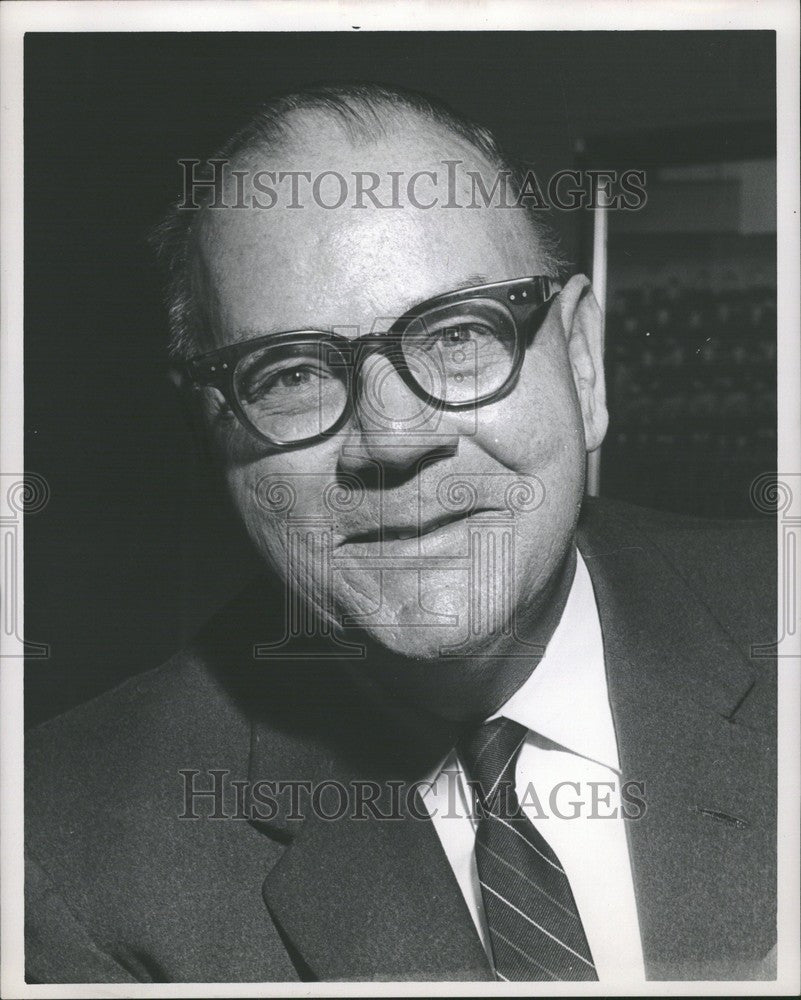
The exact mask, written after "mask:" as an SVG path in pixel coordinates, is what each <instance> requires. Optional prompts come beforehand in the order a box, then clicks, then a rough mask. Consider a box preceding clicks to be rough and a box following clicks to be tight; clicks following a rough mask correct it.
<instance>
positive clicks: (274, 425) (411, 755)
mask: <svg viewBox="0 0 801 1000" xmlns="http://www.w3.org/2000/svg"><path fill="white" fill-rule="evenodd" d="M210 164H211V167H212V168H213V169H212V172H211V173H210V174H208V175H203V174H201V173H200V172H196V170H195V167H196V164H194V163H186V164H184V166H185V169H186V173H187V179H188V187H187V190H186V191H185V192H184V198H183V200H182V202H181V205H180V206H179V207H178V208H177V209H176V210H175V211H173V212H172V213H171V215H170V217H169V219H168V220H167V222H166V223H165V224H164V226H162V227H161V229H160V230H159V233H158V235H157V242H158V246H159V251H160V254H161V256H162V258H163V259H164V260H165V262H166V264H167V266H168V271H169V280H170V286H169V288H170V315H171V322H172V341H171V352H172V357H173V360H174V368H175V377H176V381H177V382H178V383H179V385H180V386H181V388H182V390H183V391H185V392H186V393H187V395H188V397H190V398H191V399H192V400H193V401H194V404H195V406H194V410H195V413H196V415H197V418H198V420H199V421H200V423H201V426H202V431H203V434H204V435H205V436H206V437H207V440H208V442H209V444H210V447H211V450H212V451H213V453H214V455H215V456H216V457H217V460H218V461H219V465H220V468H221V471H222V474H223V476H224V478H225V481H226V484H227V487H228V490H229V492H230V496H231V498H232V501H233V505H234V508H235V510H236V512H237V514H238V516H239V517H240V518H241V519H242V522H243V523H244V525H245V527H246V529H247V531H248V533H249V535H250V537H251V539H252V541H253V544H254V545H255V547H256V549H257V550H258V551H259V553H260V554H261V555H262V556H263V558H264V562H265V565H266V567H267V568H268V572H267V573H266V574H265V579H264V580H262V581H257V582H256V583H254V584H253V585H250V586H248V588H247V589H246V590H245V591H244V593H243V594H242V596H241V597H240V598H239V599H237V600H236V601H235V602H234V603H233V604H232V605H231V606H230V607H228V608H226V609H225V610H224V611H223V612H222V613H221V614H220V615H218V616H217V618H215V619H214V620H213V621H212V622H211V623H210V624H209V626H208V627H207V628H206V629H205V630H204V631H203V633H202V634H201V635H200V636H199V637H198V638H197V640H196V641H195V642H194V643H193V644H192V646H191V647H190V648H189V649H187V650H185V651H183V652H182V653H179V654H178V655H177V656H176V657H174V658H173V659H172V660H171V661H170V662H169V663H168V664H166V665H165V666H164V667H162V668H160V669H158V670H155V671H152V672H150V673H147V674H143V675H141V676H138V677H135V678H133V679H132V680H130V681H129V682H127V683H126V684H124V685H123V686H122V687H120V688H118V689H117V690H115V691H112V692H110V693H109V694H106V695H104V696H103V697H101V698H100V699H98V700H96V701H95V702H92V703H90V704H89V705H86V706H83V707H81V708H79V709H77V710H75V711H73V712H71V713H69V714H68V715H66V716H64V717H62V718H60V719H57V720H55V721H54V722H52V723H49V724H47V725H45V726H44V727H41V728H40V729H39V730H37V731H36V732H35V733H34V735H33V736H32V738H31V742H30V746H29V749H28V758H27V762H28V769H29V784H28V793H27V799H26V817H27V824H28V834H27V838H28V847H29V856H28V862H27V871H26V875H27V885H28V906H27V918H28V937H27V954H26V958H27V968H28V975H29V979H30V980H31V981H37V982H151V981H156V982H163V981H174V982H182V981H195V982H204V981H206V982H208V981H215V982H221V981H287V980H298V979H300V980H378V979H383V980H470V979H476V980H488V979H498V980H547V981H559V980H588V981H592V980H598V979H599V980H600V981H601V982H605V983H611V984H621V983H623V982H633V983H636V982H638V981H642V980H643V979H644V978H652V979H710V978H711V979H722V978H729V979H738V978H751V979H753V978H769V977H770V976H771V975H773V974H774V973H773V972H772V971H771V970H772V967H771V950H772V948H773V945H774V940H775V834H774V832H773V831H774V823H775V804H774V800H773V791H772V790H773V788H774V786H775V761H774V757H773V747H774V744H775V733H774V728H773V727H774V721H773V714H772V709H773V707H774V700H775V699H774V693H773V690H772V687H771V680H770V675H769V673H768V671H767V669H766V667H765V663H766V661H765V660H764V659H762V658H755V657H754V656H752V652H751V651H752V649H753V647H754V644H757V643H760V642H761V643H768V642H769V641H770V639H771V637H772V636H774V631H773V622H774V618H775V614H774V608H775V600H774V597H773V591H772V583H773V579H774V576H775V574H774V573H773V570H772V564H773V537H772V532H771V531H770V530H768V531H767V532H766V533H765V534H763V533H762V532H761V530H760V529H758V528H755V527H754V526H752V525H747V524H741V523H735V524H730V525H715V524H708V523H705V522H700V521H696V520H692V519H684V518H678V517H673V516H669V515H661V514H660V515H657V514H653V513H649V512H646V511H642V510H639V509H636V508H632V507H625V506H620V505H612V504H608V503H604V502H601V501H596V500H584V498H583V494H584V470H585V460H586V455H587V453H588V452H591V451H593V450H595V449H597V448H598V447H599V446H600V445H601V442H602V441H603V437H604V433H605V430H606V423H607V414H606V408H605V397H604V377H603V365H602V318H601V315H600V312H599V309H598V306H597V304H596V302H595V299H594V297H593V294H592V290H591V288H590V285H589V282H588V281H587V279H586V278H584V277H582V276H580V275H576V276H573V277H571V278H570V279H569V280H567V281H564V282H562V281H560V277H561V276H562V271H563V266H562V263H561V261H560V260H559V258H558V256H557V255H556V252H555V249H554V242H553V240H551V239H550V238H549V237H548V234H547V231H546V230H545V229H544V227H543V226H542V224H541V223H540V222H539V220H538V218H537V216H536V212H532V211H530V210H529V209H530V207H531V206H530V200H529V199H527V198H526V197H525V191H526V182H525V180H524V175H523V173H522V171H521V170H520V169H518V168H516V167H515V166H514V165H513V164H512V163H511V162H510V161H509V160H508V159H506V158H505V157H504V155H503V154H502V153H501V152H500V150H499V148H498V146H497V145H496V143H495V141H494V139H493V138H492V136H491V135H490V134H489V133H487V132H486V131H484V130H483V129H480V128H479V127H477V126H474V125H472V124H471V123H469V122H466V121H464V120H462V119H461V118H459V117H457V116H456V115H454V114H453V113H452V112H450V111H449V110H447V109H445V108H444V107H441V106H440V105H438V104H436V102H433V101H431V100H429V99H428V98H425V97H422V96H420V95H415V94H411V93H405V92H399V91H394V90H389V89H386V88H382V87H377V86H372V85H370V86H368V85H365V86H348V87H327V88H318V89H313V90H308V91H304V92H300V93H297V94H293V95H290V96H285V97H282V98H279V99H276V100H274V101H271V102H270V103H268V104H267V105H265V107H264V108H263V109H262V110H261V112H260V113H259V114H258V115H257V116H256V117H255V118H254V119H253V120H252V121H251V122H250V123H249V124H248V125H247V126H246V127H245V128H244V129H243V130H241V131H240V132H238V133H237V134H236V135H235V137H234V138H233V139H232V140H231V141H230V142H229V143H228V144H227V145H226V146H225V147H224V148H223V149H222V150H221V151H220V152H219V154H218V155H217V156H216V157H215V158H213V159H212V160H211V161H210Z"/></svg>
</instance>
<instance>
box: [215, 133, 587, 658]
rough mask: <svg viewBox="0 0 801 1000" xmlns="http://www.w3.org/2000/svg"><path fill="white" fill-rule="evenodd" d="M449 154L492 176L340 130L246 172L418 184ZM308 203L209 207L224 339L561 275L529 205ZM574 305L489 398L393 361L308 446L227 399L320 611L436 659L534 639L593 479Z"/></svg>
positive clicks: (376, 314)
mask: <svg viewBox="0 0 801 1000" xmlns="http://www.w3.org/2000/svg"><path fill="white" fill-rule="evenodd" d="M266 159H267V157H263V158H262V161H263V160H266ZM443 159H460V160H462V161H464V170H467V169H471V168H474V169H479V170H481V172H482V174H483V176H484V178H485V180H486V181H489V182H490V184H491V180H492V178H491V170H490V168H489V167H488V166H487V165H486V164H484V163H482V162H480V161H477V159H476V154H475V153H474V152H473V151H472V150H471V149H470V147H469V146H467V145H466V144H464V143H462V142H461V141H460V140H458V139H456V138H453V137H442V136H436V135H435V134H434V133H433V132H429V133H428V134H426V135H422V136H421V135H420V134H419V132H418V134H417V135H415V134H414V133H412V132H409V131H407V132H404V133H403V134H402V135H400V136H398V137H397V138H393V137H392V136H389V137H388V138H386V139H384V140H382V141H380V142H376V143H375V144H371V145H362V146H360V147H359V148H354V147H353V146H352V145H351V143H350V142H349V141H348V139H347V138H345V137H344V135H343V134H342V132H341V131H340V130H339V128H337V127H336V126H333V125H331V124H328V123H325V122H323V123H321V124H319V126H318V127H316V128H315V129H314V131H311V130H309V132H308V133H304V134H302V135H301V136H300V137H299V139H298V141H296V142H295V143H293V144H292V145H289V146H288V147H286V148H285V149H284V150H283V151H282V152H279V153H277V154H275V155H273V156H271V157H269V163H265V162H260V163H258V162H257V160H256V159H254V160H253V161H252V162H251V163H246V164H245V167H244V168H245V169H248V168H252V169H253V170H256V169H259V168H264V167H265V166H266V167H267V168H268V169H274V170H307V171H311V173H312V176H314V175H315V174H317V173H321V172H322V171H326V170H331V171H338V172H339V173H340V174H342V175H343V176H344V177H345V178H352V172H353V171H357V170H365V171H366V170H371V171H374V172H376V173H378V174H379V175H380V176H381V177H386V176H387V175H388V172H389V171H404V176H406V177H408V176H409V175H411V174H412V173H414V172H415V171H418V170H426V169H429V170H435V171H437V172H438V173H440V174H442V173H443V171H444V170H445V168H444V167H443V165H442V160H443ZM239 166H241V165H239ZM460 177H461V180H460V191H459V198H458V200H459V201H460V202H461V203H462V204H466V203H468V202H469V201H470V191H469V183H468V182H467V180H466V177H465V175H464V174H462V175H460ZM442 183H443V182H442V181H441V182H440V184H442ZM490 184H488V186H490ZM306 190H307V191H308V185H307V186H306ZM427 193H428V192H426V194H427ZM324 197H325V195H324ZM421 200H425V199H423V198H422V197H421ZM300 202H301V204H302V205H303V207H302V208H299V209H288V208H286V207H285V203H286V202H285V201H284V202H283V203H282V202H279V204H278V205H276V206H275V207H274V208H272V209H270V210H262V211H260V210H258V209H249V210H235V209H230V210H222V211H214V212H207V213H206V218H205V220H204V226H203V228H202V235H201V240H200V242H201V265H200V266H201V268H202V280H203V287H204V288H205V290H206V296H207V299H206V302H207V308H208V310H209V312H210V313H211V316H212V331H213V344H210V345H208V346H223V345H226V344H231V343H236V342H239V341H242V340H246V339H250V338H254V337H257V336H261V335H263V334H270V333H278V332H284V331H291V330H320V331H335V332H338V333H340V334H344V335H345V336H347V337H349V338H352V337H356V336H362V335H365V334H368V333H371V332H376V331H383V330H386V329H388V327H389V326H390V325H391V322H392V320H393V319H395V318H397V317H398V316H400V315H401V314H403V313H404V312H405V311H406V310H407V309H409V308H410V307H412V306H413V305H415V304H416V303H419V302H420V301H422V300H424V299H427V298H429V297H432V296H435V295H439V294H443V293H446V292H450V291H452V290H454V289H457V288H460V287H467V286H471V285H476V284H482V283H489V282H496V281H504V280H507V279H511V278H519V277H525V276H530V275H535V274H542V273H545V270H546V269H545V267H544V261H543V260H542V258H541V257H540V255H539V251H538V248H537V245H536V241H535V239H534V237H533V236H532V233H531V231H530V228H529V225H528V224H527V222H526V220H525V218H524V212H523V211H522V210H520V209H503V208H498V207H487V208H484V207H482V208H473V209H467V208H463V209H445V208H441V207H435V208H432V209H429V210H422V209H419V208H415V207H412V206H410V205H408V204H405V206H404V207H403V208H387V209H380V208H376V207H366V208H353V207H350V206H351V205H352V203H353V198H352V197H350V198H349V199H348V201H347V202H346V203H345V205H343V206H342V207H341V208H337V209H325V208H322V207H320V206H319V205H318V204H316V203H315V201H314V199H313V198H312V197H311V196H310V195H308V196H307V197H306V198H305V200H304V196H303V193H302V191H301V195H300ZM563 295H564V293H563ZM564 309H565V306H564V304H563V300H562V297H560V298H559V299H556V300H555V301H554V302H552V303H551V305H550V306H549V308H548V311H547V315H546V318H545V320H544V322H543V324H542V326H541V328H540V330H539V332H538V334H537V336H536V338H535V340H534V342H533V344H532V346H531V347H530V348H529V349H528V351H527V354H526V356H525V359H524V362H523V365H522V369H521V372H520V377H519V380H518V382H517V385H516V387H515V388H514V390H513V391H512V392H511V393H510V394H509V395H507V396H506V397H505V398H502V399H500V400H498V401H496V402H492V403H489V404H487V405H484V406H480V407H478V408H477V409H473V410H470V409H468V410H465V411H457V412H453V411H436V410H434V409H431V408H428V409H426V407H425V406H424V405H423V404H421V401H420V399H419V398H417V397H416V396H415V395H414V394H413V393H412V392H411V391H410V390H409V388H408V387H407V386H406V385H405V384H404V382H403V381H402V380H401V378H400V377H399V375H398V374H397V372H396V371H395V370H394V369H393V368H392V366H391V364H390V362H389V360H387V359H386V358H382V357H373V358H371V359H370V360H369V361H368V362H367V363H366V365H365V367H364V370H363V372H362V384H361V390H362V401H361V403H360V404H359V405H358V406H357V408H356V411H355V412H354V414H353V416H352V418H351V419H350V421H349V422H348V423H347V424H346V425H345V426H344V427H342V429H341V430H340V431H339V432H338V433H336V434H335V435H334V436H332V437H330V438H328V439H325V440H322V441H319V442H317V443H314V444H311V445H308V446H305V447H298V448H294V449H291V450H286V451H276V450H273V449H271V448H270V446H269V445H267V444H263V443H260V442H259V441H258V440H257V439H256V438H254V437H252V436H250V435H249V434H248V432H247V431H246V430H245V429H244V428H243V427H242V426H241V425H240V424H239V423H238V421H237V420H236V418H235V417H233V416H232V415H230V414H226V413H225V412H222V413H220V412H218V411H217V409H216V408H215V407H214V406H209V407H208V415H209V422H210V425H211V431H212V434H213V436H214V438H215V440H216V442H217V445H218V447H219V449H220V451H221V454H222V456H223V460H224V464H225V475H226V479H227V483H228V487H229V489H230V492H231V494H232V497H233V500H234V503H235V506H236V508H237V510H238V511H239V514H240V516H241V517H242V520H243V522H244V524H245V526H246V528H247V530H248V532H249V534H250V536H251V538H252V540H253V542H254V544H255V545H256V547H257V549H258V550H259V552H260V553H262V555H263V556H264V558H265V560H266V561H267V562H268V563H270V564H271V565H272V566H273V567H274V568H275V570H276V571H277V572H278V573H279V574H280V576H281V577H283V578H284V579H285V580H286V581H287V583H288V584H289V585H290V587H291V588H292V589H293V590H294V592H295V594H296V595H299V596H300V598H301V602H302V603H305V604H311V605H313V606H314V607H316V608H319V609H322V610H323V612H324V614H325V615H327V616H328V617H329V618H330V617H332V616H333V618H334V619H335V620H336V621H337V622H340V623H343V622H344V623H346V624H347V623H350V624H357V625H358V626H359V627H360V628H361V629H363V630H364V632H366V633H367V634H368V635H369V636H370V637H371V638H372V639H373V640H375V641H376V642H377V643H378V644H379V645H382V646H384V647H386V648H387V649H389V650H392V651H394V652H396V653H400V654H403V655H404V656H408V657H411V658H414V659H417V660H424V661H429V662H430V661H432V660H435V659H438V658H440V657H442V656H443V655H446V654H447V652H448V650H450V649H452V648H454V649H457V650H459V651H460V652H462V653H465V652H466V653H467V654H468V655H469V654H471V653H473V654H476V655H477V656H479V658H480V656H481V655H483V654H485V653H486V652H487V651H491V650H493V649H497V648H498V646H499V644H500V645H503V644H504V643H507V644H508V643H509V642H512V643H514V642H515V641H517V640H516V638H515V635H513V634H512V633H515V634H516V635H517V636H518V637H522V636H524V635H525V634H526V633H527V631H528V630H529V625H530V623H531V621H533V620H535V619H536V617H537V615H538V614H539V612H540V610H541V608H542V605H543V602H544V601H545V599H546V597H547V594H548V592H549V584H550V583H551V582H552V581H553V580H554V578H555V576H556V575H557V574H558V572H559V569H560V567H561V566H562V565H563V563H564V561H565V558H566V554H567V553H568V552H569V550H570V546H571V541H572V533H573V530H574V527H575V521H576V518H577V514H578V509H579V505H580V502H581V496H582V489H583V473H584V461H585V430H586V428H587V426H588V424H587V419H588V414H587V411H588V409H592V405H591V403H588V402H586V400H587V399H589V398H590V397H588V396H587V390H586V387H584V389H582V388H581V387H579V392H578V393H577V386H578V381H577V380H578V375H577V371H578V369H580V368H581V366H582V364H584V362H583V361H582V360H581V358H579V360H578V362H577V363H571V357H570V356H569V355H570V354H571V350H572V349H571V348H570V347H569V336H568V333H569V331H567V332H566V331H565V329H564V328H563V319H564V316H563V313H564ZM568 312H569V313H570V317H571V320H572V317H573V316H574V312H573V311H571V310H570V309H568ZM204 346H206V345H204ZM585 346H586V345H585ZM574 360H575V359H574ZM585 367H586V365H585ZM598 385H599V386H600V389H599V388H598V387H597V386H596V388H595V389H592V388H590V390H589V392H590V394H591V395H592V393H595V396H598V392H599V391H600V393H601V395H602V377H601V378H600V382H599V383H598ZM595 404H596V405H598V406H600V407H601V408H602V401H600V397H599V398H598V399H595ZM583 411H584V412H583ZM583 416H584V420H583V419H582V417H583ZM601 435H602V431H601ZM597 443H600V440H599V441H597V442H592V445H593V446H594V445H596V444H597ZM463 484H467V486H466V487H465V485H463ZM337 487H339V488H337ZM471 487H472V495H471V496H470V495H468V494H470V493H471V489H470V488H471ZM471 512H472V513H471Z"/></svg>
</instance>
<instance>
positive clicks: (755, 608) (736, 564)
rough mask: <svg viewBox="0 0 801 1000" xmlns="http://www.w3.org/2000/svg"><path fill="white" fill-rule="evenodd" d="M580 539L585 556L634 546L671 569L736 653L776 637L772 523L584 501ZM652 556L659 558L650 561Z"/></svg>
mask: <svg viewBox="0 0 801 1000" xmlns="http://www.w3.org/2000/svg"><path fill="white" fill-rule="evenodd" d="M579 524H580V534H581V537H582V538H583V539H584V540H585V546H586V549H587V550H588V551H590V552H593V553H594V552H598V553H600V552H603V551H608V550H609V549H610V548H612V547H619V546H624V545H626V546H630V545H637V546H642V547H643V548H644V549H646V550H648V551H650V552H651V553H652V554H653V555H654V557H655V558H654V572H659V571H660V570H659V567H660V566H669V567H670V570H671V572H673V573H675V574H676V575H677V576H678V577H680V578H681V579H682V580H683V582H684V584H685V585H686V587H687V590H688V592H689V593H691V594H692V595H694V597H695V599H696V600H697V601H698V602H699V603H700V604H701V605H702V606H704V607H705V608H706V609H707V610H708V611H709V612H710V613H711V614H712V615H713V616H714V617H715V618H716V619H717V620H718V622H719V623H720V625H721V626H722V627H723V628H724V630H725V631H726V632H728V633H729V634H730V635H731V636H732V637H733V638H734V639H735V640H737V643H738V645H739V646H740V647H741V648H744V647H745V646H748V645H750V644H751V643H754V642H757V643H759V642H762V643H769V642H772V641H775V639H776V621H777V616H776V610H777V600H778V595H777V577H778V564H777V534H776V519H775V517H770V516H767V515H763V516H761V517H758V518H753V519H731V520H723V519H714V520H713V519H710V518H702V517H693V516H688V515H684V514H673V513H668V512H663V511H655V510H649V509H646V508H643V507H636V506H634V505H632V504H625V503H619V502H617V501H610V500H604V499H599V498H588V499H587V500H585V503H584V506H583V508H582V513H581V518H580V522H579ZM656 557H658V558H656Z"/></svg>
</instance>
